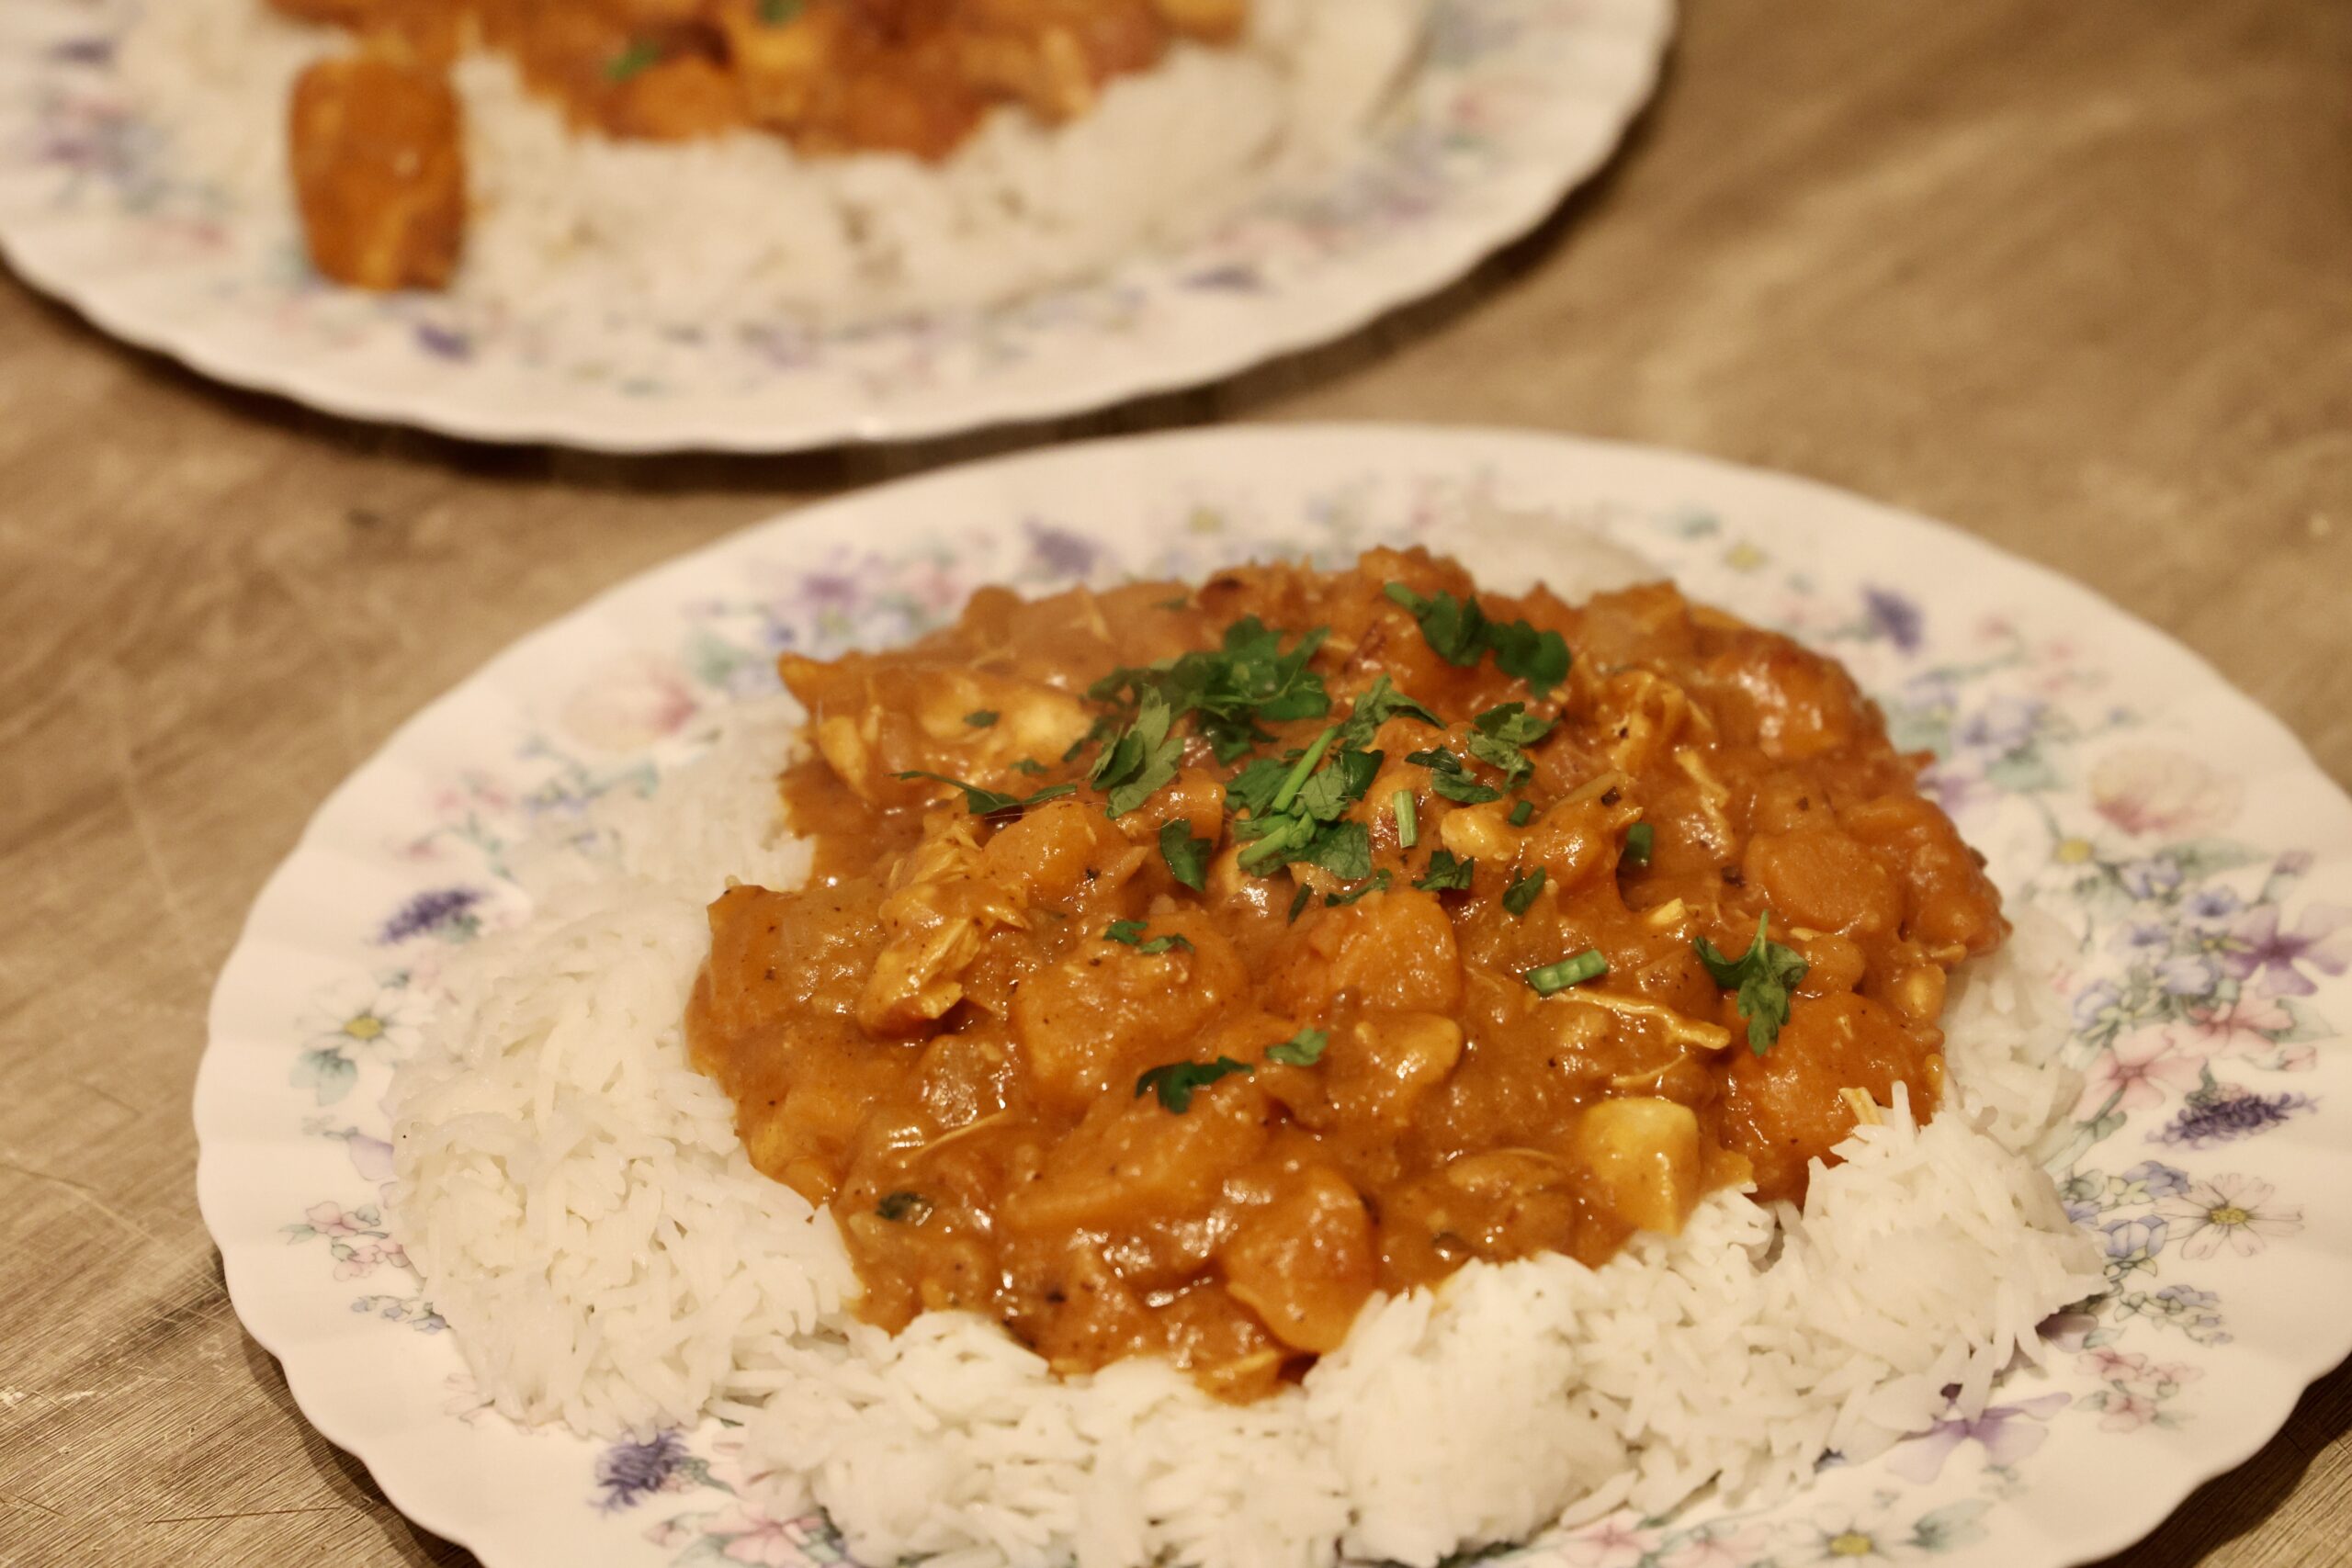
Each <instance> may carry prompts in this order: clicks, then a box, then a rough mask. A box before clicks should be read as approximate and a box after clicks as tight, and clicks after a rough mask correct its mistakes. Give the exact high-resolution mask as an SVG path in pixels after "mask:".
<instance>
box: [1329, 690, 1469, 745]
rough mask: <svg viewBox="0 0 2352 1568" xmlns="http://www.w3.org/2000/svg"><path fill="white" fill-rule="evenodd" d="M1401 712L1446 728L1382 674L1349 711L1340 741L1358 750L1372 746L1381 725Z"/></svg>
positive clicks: (1439, 720) (1426, 722)
mask: <svg viewBox="0 0 2352 1568" xmlns="http://www.w3.org/2000/svg"><path fill="white" fill-rule="evenodd" d="M1400 713H1401V714H1404V715H1407V716H1409V717H1413V718H1418V719H1419V720H1420V721H1421V722H1422V723H1424V724H1432V725H1435V726H1436V727H1437V728H1440V729H1443V728H1445V721H1444V720H1443V719H1442V718H1440V717H1438V716H1437V715H1435V714H1433V713H1431V712H1430V710H1429V709H1427V708H1425V707H1423V706H1422V705H1420V704H1419V703H1417V702H1415V701H1414V700H1413V699H1412V698H1410V697H1408V696H1407V695H1406V694H1404V693H1402V692H1400V691H1398V690H1397V688H1396V687H1395V686H1393V685H1391V684H1390V683H1389V681H1388V677H1387V676H1385V675H1383V676H1381V677H1380V678H1379V679H1378V680H1376V681H1374V682H1373V683H1372V689H1371V690H1370V691H1368V692H1366V693H1364V694H1363V696H1360V697H1358V698H1357V699H1356V703H1355V706H1354V707H1352V708H1351V709H1350V710H1349V712H1348V721H1347V723H1345V724H1343V725H1341V726H1340V745H1342V746H1352V747H1356V748H1359V749H1361V748H1363V747H1366V746H1370V745H1371V744H1372V738H1373V737H1374V735H1377V734H1378V733H1379V732H1380V727H1381V726H1382V725H1384V724H1386V723H1387V722H1388V721H1389V720H1390V719H1392V718H1394V717H1396V716H1397V715H1398V714H1400Z"/></svg>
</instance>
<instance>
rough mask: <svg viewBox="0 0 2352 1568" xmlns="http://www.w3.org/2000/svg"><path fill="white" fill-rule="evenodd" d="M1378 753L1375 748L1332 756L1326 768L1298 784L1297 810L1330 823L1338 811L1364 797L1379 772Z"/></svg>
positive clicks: (1344, 809)
mask: <svg viewBox="0 0 2352 1568" xmlns="http://www.w3.org/2000/svg"><path fill="white" fill-rule="evenodd" d="M1380 762H1381V754H1380V753H1379V752H1377V751H1342V752H1340V754H1339V755H1338V756H1336V757H1334V758H1332V759H1331V765H1330V766H1329V767H1327V768H1325V769H1324V770H1323V771H1322V772H1321V773H1317V774H1316V775H1314V776H1313V777H1312V778H1310V779H1308V780H1307V781H1306V784H1302V785H1300V786H1299V791H1298V801H1297V809H1298V810H1299V811H1300V812H1301V813H1302V814H1303V815H1306V816H1308V817H1312V818H1315V820H1317V822H1332V821H1336V820H1338V819H1339V817H1340V813H1342V812H1344V811H1346V810H1347V808H1348V807H1351V806H1353V805H1354V804H1355V803H1356V802H1357V801H1359V800H1362V799H1363V792H1364V791H1366V790H1368V789H1370V788H1371V787H1372V781H1373V780H1374V778H1375V777H1377V776H1378V775H1379V773H1380Z"/></svg>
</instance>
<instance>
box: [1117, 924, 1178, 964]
mask: <svg viewBox="0 0 2352 1568" xmlns="http://www.w3.org/2000/svg"><path fill="white" fill-rule="evenodd" d="M1149 924H1150V922H1148V921H1146V920H1113V921H1112V922H1111V923H1110V924H1109V925H1107V926H1105V927H1103V941H1104V942H1125V943H1126V944H1127V945H1128V946H1129V947H1132V948H1134V949H1135V950H1136V952H1137V953H1146V954H1148V955H1149V956H1151V957H1153V958H1157V957H1159V955H1160V954H1161V953H1172V952H1174V951H1175V950H1176V949H1177V948H1180V947H1181V948H1182V949H1183V950H1184V951H1185V952H1187V953H1190V952H1192V951H1193V943H1192V940H1191V939H1190V938H1188V937H1185V936H1183V935H1181V934H1180V933H1178V932H1175V931H1170V932H1169V933H1168V934H1167V935H1166V936H1156V937H1153V938H1152V939H1151V940H1150V941H1149V942H1146V941H1145V940H1144V936H1143V933H1144V932H1145V931H1147V930H1148V929H1149Z"/></svg>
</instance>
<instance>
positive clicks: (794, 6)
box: [760, 0, 888, 1219]
mask: <svg viewBox="0 0 2352 1568" xmlns="http://www.w3.org/2000/svg"><path fill="white" fill-rule="evenodd" d="M808 3H809V0H760V20H761V21H763V22H764V23H766V24H767V25H768V26H769V27H772V28H780V27H782V26H784V25H785V24H786V22H790V21H795V20H797V19H798V17H799V16H800V13H801V12H802V11H804V10H806V9H808ZM884 1218H886V1219H887V1218H888V1215H885V1216H884Z"/></svg>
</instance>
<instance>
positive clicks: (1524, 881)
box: [1503, 865, 1548, 916]
mask: <svg viewBox="0 0 2352 1568" xmlns="http://www.w3.org/2000/svg"><path fill="white" fill-rule="evenodd" d="M1547 875H1548V873H1546V872H1545V871H1544V868H1543V867H1542V866H1540V865H1539V866H1537V867H1536V868H1535V869H1534V870H1533V871H1532V872H1529V873H1528V874H1526V875H1525V876H1521V877H1518V878H1516V879H1514V880H1513V881H1512V883H1511V885H1510V886H1509V887H1507V888H1505V889H1504V890H1503V908H1506V909H1509V910H1510V912H1511V914H1512V915H1513V916H1520V915H1524V914H1526V913H1527V911H1528V910H1529V909H1531V908H1534V906H1535V896H1536V895H1537V894H1539V893H1541V892H1543V891H1544V879H1545V877H1546V876H1547Z"/></svg>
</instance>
